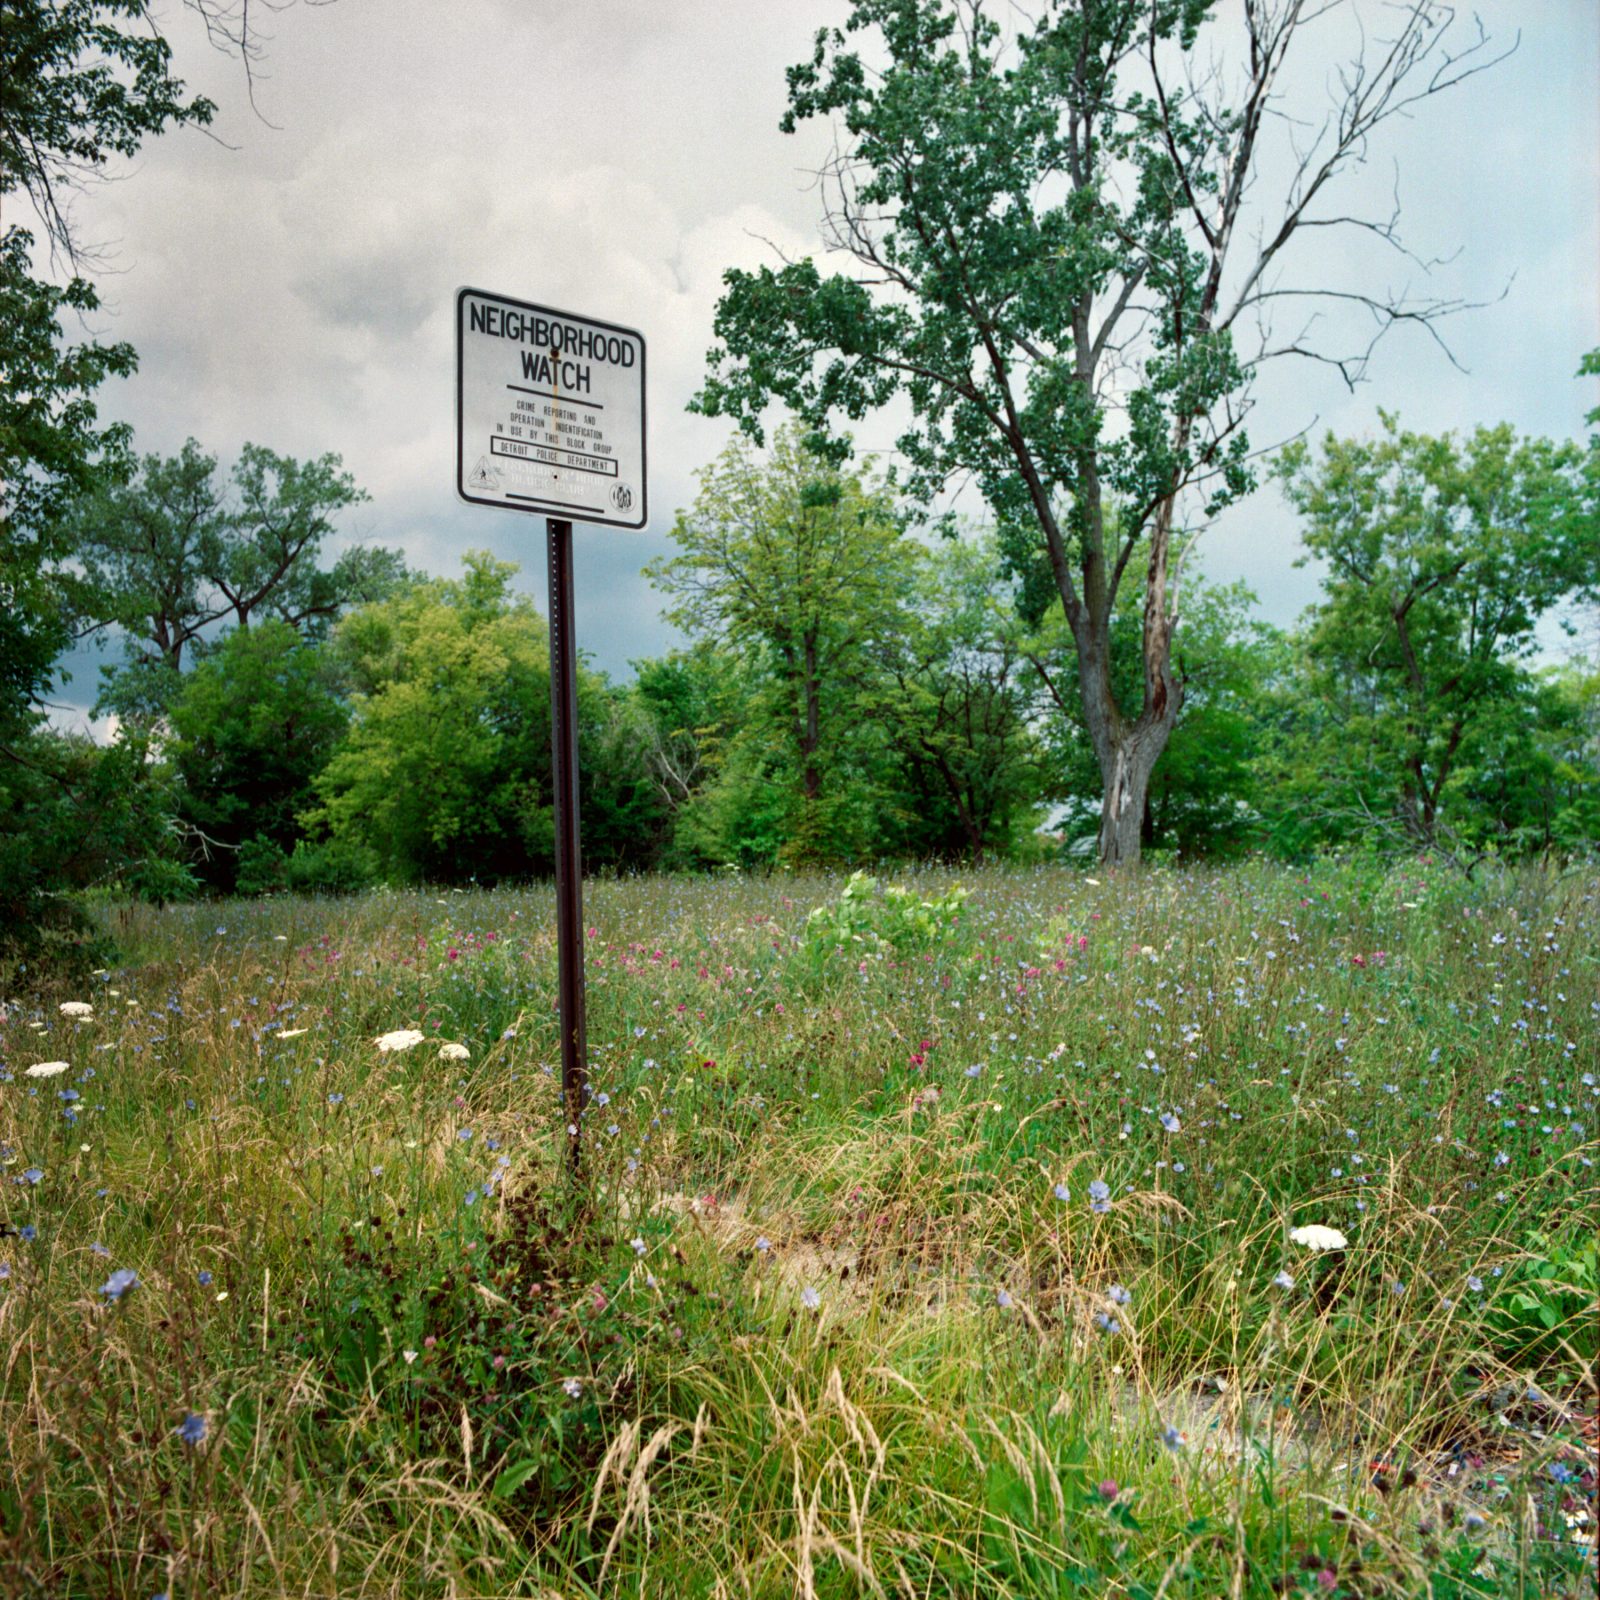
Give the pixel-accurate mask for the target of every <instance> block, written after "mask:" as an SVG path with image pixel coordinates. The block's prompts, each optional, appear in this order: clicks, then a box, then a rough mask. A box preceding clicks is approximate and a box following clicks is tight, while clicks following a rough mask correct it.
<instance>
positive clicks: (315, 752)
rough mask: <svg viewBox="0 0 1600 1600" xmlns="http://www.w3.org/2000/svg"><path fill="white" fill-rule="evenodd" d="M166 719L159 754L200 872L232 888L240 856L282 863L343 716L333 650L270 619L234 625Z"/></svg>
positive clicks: (189, 676) (187, 680) (190, 677)
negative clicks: (168, 768) (174, 784)
mask: <svg viewBox="0 0 1600 1600" xmlns="http://www.w3.org/2000/svg"><path fill="white" fill-rule="evenodd" d="M168 715H169V722H170V727H171V734H170V737H169V738H168V739H167V740H166V741H165V745H164V750H163V753H164V756H165V758H166V759H167V761H169V762H170V763H171V765H172V767H173V770H174V772H175V774H176V776H177V778H178V781H179V791H178V793H179V809H180V815H181V816H182V818H183V820H184V821H185V822H186V823H188V824H189V826H190V829H191V840H192V843H193V845H194V849H193V850H192V852H191V853H192V854H193V855H194V856H195V858H196V859H197V861H198V863H199V871H200V875H201V876H202V877H203V878H205V880H206V881H207V882H209V883H210V884H212V885H213V886H214V887H216V888H219V889H222V890H228V889H231V888H233V887H234V884H235V882H236V881H237V878H238V875H239V864H240V853H241V851H244V852H245V854H246V856H247V857H250V856H254V857H256V858H262V857H266V858H270V859H278V860H281V859H284V858H286V857H287V856H288V855H289V854H290V853H291V852H292V851H293V849H294V846H295V843H296V841H297V839H298V838H299V836H300V827H299V823H298V814H299V813H300V812H301V811H303V810H305V809H306V808H307V807H308V806H310V805H311V804H313V803H314V801H315V792H314V790H313V788H312V783H313V780H314V779H315V778H316V776H317V774H318V773H319V772H320V771H321V770H322V768H323V766H324V765H325V764H326V762H327V761H328V758H329V757H330V756H331V755H332V753H333V750H334V748H335V746H336V745H337V744H338V741H339V738H340V735H341V734H342V733H343V732H344V729H345V725H346V723H347V722H348V720H349V711H348V708H347V707H346V705H345V703H344V701H343V699H342V697H341V694H340V685H339V682H338V674H337V670H336V666H335V662H334V659H333V654H332V652H331V651H329V650H326V649H324V648H322V647H320V646H318V645H317V644H315V643H313V642H312V641H310V640H308V639H306V638H305V637H304V636H303V635H302V634H301V633H300V632H299V631H298V630H297V629H296V628H293V627H291V626H290V625H289V624H288V623H287V622H284V621H281V620H280V619H278V618H276V617H269V618H267V619H266V620H265V621H262V622H259V623H257V624H256V625H255V626H254V627H250V628H235V629H234V630H233V632H231V633H230V634H228V636H227V637H226V638H225V639H224V640H223V641H222V644H221V645H220V647H219V648H218V649H216V650H215V651H213V652H212V653H210V654H209V655H207V656H206V657H205V659H204V660H202V661H201V662H200V663H199V664H198V665H197V666H196V667H195V669H194V670H193V671H192V672H188V673H185V674H184V676H183V679H182V682H181V684H180V686H179V689H178V692H177V694H176V696H175V698H174V699H173V701H172V704H171V706H170V708H169V714H168Z"/></svg>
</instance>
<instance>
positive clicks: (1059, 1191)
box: [1053, 1183, 1072, 1200]
mask: <svg viewBox="0 0 1600 1600" xmlns="http://www.w3.org/2000/svg"><path fill="white" fill-rule="evenodd" d="M1053 1192H1054V1194H1055V1197H1056V1199H1057V1200H1070V1199H1071V1198H1072V1191H1071V1190H1070V1189H1069V1188H1068V1187H1067V1186H1066V1184H1064V1183H1058V1184H1057V1185H1056V1186H1055V1189H1054V1191H1053Z"/></svg>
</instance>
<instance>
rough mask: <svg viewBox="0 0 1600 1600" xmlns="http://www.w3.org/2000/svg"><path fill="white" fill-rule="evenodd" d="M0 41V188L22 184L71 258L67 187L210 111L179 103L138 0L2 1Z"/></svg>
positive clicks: (158, 40) (166, 55) (161, 46)
mask: <svg viewBox="0 0 1600 1600" xmlns="http://www.w3.org/2000/svg"><path fill="white" fill-rule="evenodd" d="M5 22H6V25H5V30H4V35H3V38H0V85H3V86H4V87H3V89H0V96H3V98H0V195H6V194H11V193H14V192H15V191H17V190H19V189H20V190H22V191H23V192H24V193H25V194H26V195H27V196H28V198H29V200H30V201H31V202H32V204H33V209H34V211H35V213H36V214H37V215H38V216H39V217H40V218H41V219H42V220H43V222H44V225H45V228H46V230H47V231H48V233H49V235H50V239H51V241H52V243H53V244H54V245H56V246H57V247H58V248H60V249H62V250H63V251H65V252H66V254H67V255H68V256H69V257H73V258H75V257H76V254H77V243H76V238H75V234H74V230H73V223H72V218H71V215H70V198H69V197H70V194H71V191H72V189H73V188H74V187H76V186H77V185H78V184H79V183H80V182H81V181H82V178H83V175H84V174H85V173H86V172H92V171H94V170H95V169H97V168H100V167H103V166H104V165H105V164H106V162H107V160H108V159H109V158H110V157H111V156H113V155H121V156H132V155H135V154H137V152H138V150H139V147H140V146H141V145H142V144H143V143H144V141H145V139H146V138H148V137H149V136H150V135H152V134H159V133H161V132H162V131H163V130H164V129H165V128H166V127H167V126H168V125H169V124H170V125H172V126H182V125H183V124H185V123H195V124H202V125H203V124H205V123H208V122H210V121H211V118H212V115H213V114H214V112H215V110H216V108H215V107H214V106H213V105H212V104H211V102H210V101H209V100H204V99H198V98H197V99H192V100H187V101H186V100H185V99H184V94H183V84H182V82H181V81H179V80H178V79H176V78H174V77H173V76H172V74H171V71H170V70H169V64H170V60H171V54H172V52H171V50H170V48H169V47H168V45H167V42H166V40H165V39H163V38H162V37H161V35H160V33H159V32H157V31H156V30H154V29H153V28H151V27H150V26H149V25H148V23H149V18H148V15H147V13H146V9H145V6H144V4H143V0H7V4H6V12H5Z"/></svg>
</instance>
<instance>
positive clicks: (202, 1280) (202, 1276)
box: [195, 1268, 211, 1289]
mask: <svg viewBox="0 0 1600 1600" xmlns="http://www.w3.org/2000/svg"><path fill="white" fill-rule="evenodd" d="M195 1282H196V1283H198V1284H199V1285H200V1287H201V1288H202V1289H209V1288H210V1287H211V1274H210V1273H209V1272H207V1271H206V1270H205V1269H204V1268H202V1269H201V1270H200V1271H199V1272H197V1273H196V1274H195Z"/></svg>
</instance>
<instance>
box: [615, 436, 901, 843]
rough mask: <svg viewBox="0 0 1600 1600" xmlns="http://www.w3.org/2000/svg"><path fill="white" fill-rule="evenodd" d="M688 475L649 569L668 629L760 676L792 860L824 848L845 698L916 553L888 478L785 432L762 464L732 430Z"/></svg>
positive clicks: (842, 754)
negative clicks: (775, 739)
mask: <svg viewBox="0 0 1600 1600" xmlns="http://www.w3.org/2000/svg"><path fill="white" fill-rule="evenodd" d="M699 483H700V489H699V493H698V495H697V496H696V498H695V502H694V505H693V506H692V507H691V508H690V509H689V510H687V511H684V512H681V513H680V514H679V516H678V519H677V522H676V524H675V526H674V528H673V531H672V537H673V540H674V542H675V544H676V545H677V547H678V551H679V553H678V554H677V555H676V556H674V557H672V558H671V559H670V560H667V561H661V562H656V563H654V564H652V565H651V566H649V567H647V568H646V569H645V572H646V576H648V577H649V578H650V580H651V581H652V582H653V583H654V584H655V585H656V586H657V587H658V588H660V589H662V590H663V591H664V592H665V593H666V594H668V595H669V596H670V597H671V598H672V601H673V605H672V606H671V608H670V609H669V610H668V612H667V616H668V617H669V618H670V619H671V620H672V621H673V622H674V623H676V624H677V625H678V626H679V627H681V628H683V629H684V630H685V631H686V632H688V633H690V634H692V635H695V636H697V637H701V638H711V639H716V640H719V641H721V642H722V643H724V644H726V645H728V646H731V647H733V648H736V649H739V650H741V651H743V652H746V653H747V654H748V655H749V656H750V658H751V665H752V666H754V667H759V668H760V669H761V671H762V672H763V674H764V675H765V676H766V677H767V679H768V681H769V684H770V688H771V695H770V703H771V706H772V714H773V719H774V723H775V726H776V727H777V728H778V729H779V730H780V732H781V737H782V739H783V741H784V743H785V745H786V747H787V755H788V756H789V758H790V759H789V762H788V767H789V770H790V771H792V772H793V774H794V777H795V781H796V784H797V793H796V794H795V795H794V796H793V799H794V802H795V805H796V815H795V821H794V825H793V830H792V833H791V840H792V849H791V854H792V855H794V856H795V857H797V858H800V859H805V858H809V857H815V856H825V855H829V854H832V853H833V851H834V848H835V844H836V842H837V840H838V839H839V838H840V837H842V835H841V834H840V832H839V829H840V826H841V825H842V819H841V818H839V817H838V816H837V815H836V813H837V810H838V805H839V802H840V800H841V797H842V793H843V778H844V775H845V774H846V773H847V772H848V770H849V766H850V760H849V755H848V749H847V747H848V745H849V743H850V738H851V734H852V732H853V731H854V730H856V729H857V728H858V727H859V722H860V718H859V715H858V714H857V712H858V711H859V707H856V706H855V698H856V693H857V690H858V689H859V687H860V684H861V680H862V675H863V674H864V673H866V672H869V671H870V662H871V655H872V646H873V644H874V643H875V641H877V640H879V639H880V638H882V637H883V636H884V635H885V634H887V633H891V632H893V631H894V630H895V628H896V627H897V626H898V624H899V620H900V613H901V608H902V607H903V606H904V604H905V602H906V599H907V595H908V589H907V583H908V579H909V574H910V571H911V568H912V566H913V564H914V561H915V558H916V548H915V546H914V545H913V544H912V543H911V541H909V540H908V539H906V538H905V537H904V536H903V533H902V529H901V522H900V519H899V517H898V515H897V512H896V507H895V502H894V498H893V496H892V493H891V491H890V490H889V488H888V486H887V484H886V483H884V482H883V481H882V480H880V479H876V478H873V477H871V476H866V475H860V474H851V473H845V472H841V471H840V470H839V469H838V468H836V467H834V466H833V465H832V464H831V463H830V462H829V461H828V460H827V459H825V458H824V457H820V456H818V455H816V454H814V453H812V452H811V451H809V450H808V449H807V448H806V447H805V444H804V441H803V440H802V438H801V436H800V433H799V431H798V430H797V429H795V428H792V427H790V428H784V429H781V430H780V431H779V432H778V433H777V434H776V435H775V437H774V438H773V441H772V448H771V450H770V451H769V452H768V454H767V457H766V459H764V460H763V459H762V458H761V457H759V456H758V455H757V454H756V453H755V451H754V450H752V449H751V447H750V445H749V443H748V442H747V441H746V440H744V439H742V438H735V439H734V440H733V441H732V442H731V443H730V444H729V445H728V447H727V448H726V449H725V450H724V451H723V453H722V454H721V456H720V457H718V459H717V460H716V461H715V462H713V463H712V464H711V465H710V466H709V467H707V468H705V469H704V470H703V471H702V472H701V473H700V475H699ZM853 708H854V709H853Z"/></svg>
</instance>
